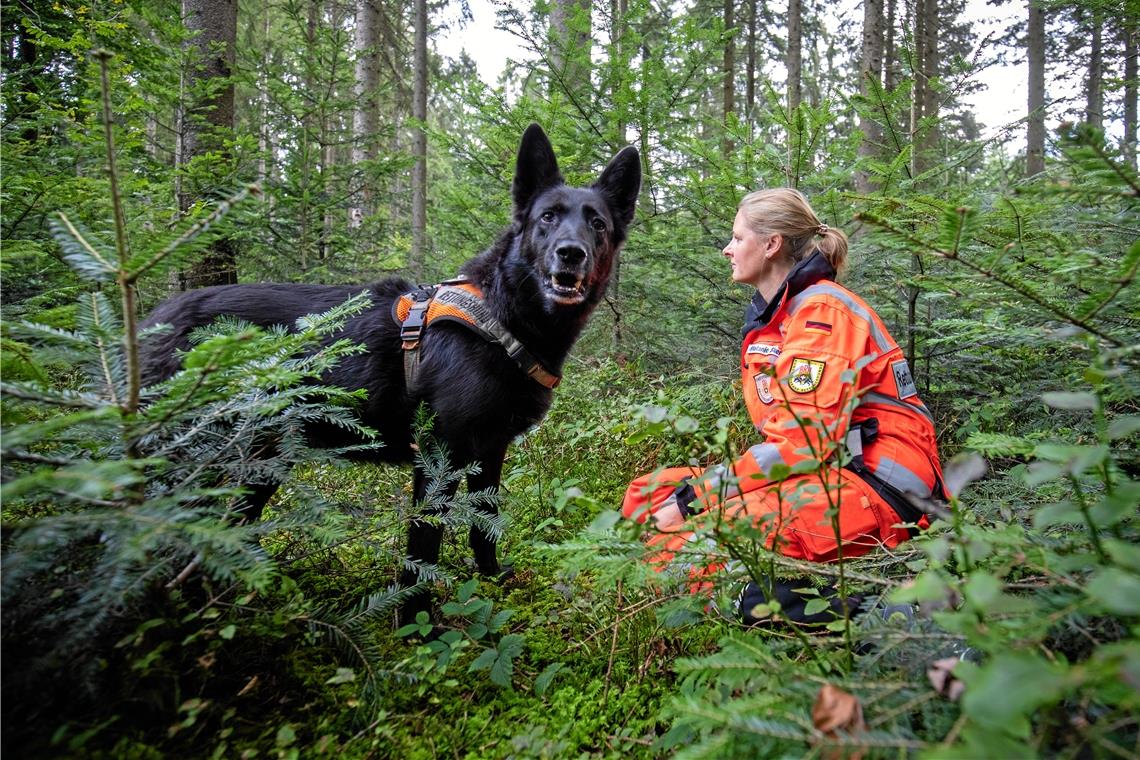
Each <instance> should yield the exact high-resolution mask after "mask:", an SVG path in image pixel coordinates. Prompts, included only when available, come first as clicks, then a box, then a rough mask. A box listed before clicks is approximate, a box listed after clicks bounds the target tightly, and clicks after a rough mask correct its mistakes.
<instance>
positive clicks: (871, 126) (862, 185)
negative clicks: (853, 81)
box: [855, 0, 883, 193]
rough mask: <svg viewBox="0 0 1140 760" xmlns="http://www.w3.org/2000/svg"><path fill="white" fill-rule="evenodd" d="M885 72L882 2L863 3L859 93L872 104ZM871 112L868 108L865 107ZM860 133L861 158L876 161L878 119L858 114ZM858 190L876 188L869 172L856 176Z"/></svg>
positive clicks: (866, 191) (868, 0) (870, 1)
mask: <svg viewBox="0 0 1140 760" xmlns="http://www.w3.org/2000/svg"><path fill="white" fill-rule="evenodd" d="M882 70H883V1H882V0H864V2H863V55H862V57H861V59H860V65H859V92H860V94H861V95H862V96H863V97H864V98H866V99H868V100H870V99H873V98H875V97H876V91H877V90H879V89H880V88H881V87H882V84H883V81H882ZM864 110H865V111H866V110H868V106H864ZM859 130H860V131H861V132H862V133H863V142H861V143H860V144H859V157H860V158H861V159H864V160H869V159H874V158H877V157H878V155H879V143H880V142H881V141H882V128H881V127H880V125H879V122H878V121H877V119H876V118H872V116H871V114H869V113H860V114H859ZM855 189H856V191H857V192H860V193H871V192H874V190H875V185H874V183H873V182H872V181H871V178H870V175H869V174H868V173H867V171H866V170H863V169H860V170H859V171H857V172H856V173H855Z"/></svg>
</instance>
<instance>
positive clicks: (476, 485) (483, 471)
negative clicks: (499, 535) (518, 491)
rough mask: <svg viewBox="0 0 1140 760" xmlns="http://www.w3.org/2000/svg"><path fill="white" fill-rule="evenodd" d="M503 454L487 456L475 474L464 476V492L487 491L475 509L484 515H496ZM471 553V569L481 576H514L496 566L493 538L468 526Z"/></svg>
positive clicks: (496, 559) (473, 526)
mask: <svg viewBox="0 0 1140 760" xmlns="http://www.w3.org/2000/svg"><path fill="white" fill-rule="evenodd" d="M505 458H506V452H505V451H503V452H501V453H499V452H496V453H492V454H488V455H487V456H486V457H484V459H483V461H482V462H480V463H479V472H477V473H474V474H472V475H468V476H467V492H468V493H478V492H480V491H487V492H488V493H489V494H490V495H491V498H490V499H487V500H485V501H481V502H480V503H479V510H480V511H481V512H483V513H485V514H487V515H492V516H493V515H497V514H498V513H499V502H498V496H499V480H500V479H501V477H502V474H503V460H504V459H505ZM468 541H469V542H470V545H471V553H472V554H474V555H475V566H476V567H477V568H478V569H479V572H480V573H482V574H483V575H487V576H491V577H495V578H499V579H500V580H501V579H504V578H508V577H510V576H511V575H513V574H514V571H513V570H512V568H510V567H505V568H504V567H502V566H501V565H499V558H498V556H496V554H497V553H496V544H495V539H494V537H492V536H491V535H489V534H488V533H487V532H486V531H485V530H483V529H482V528H480V527H478V526H476V525H472V526H471V533H470V534H469V536H468Z"/></svg>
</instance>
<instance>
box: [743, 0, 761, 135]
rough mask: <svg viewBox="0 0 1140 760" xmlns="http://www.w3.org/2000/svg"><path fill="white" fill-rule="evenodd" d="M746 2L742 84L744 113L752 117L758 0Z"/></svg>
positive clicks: (754, 90)
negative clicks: (746, 24)
mask: <svg viewBox="0 0 1140 760" xmlns="http://www.w3.org/2000/svg"><path fill="white" fill-rule="evenodd" d="M747 2H748V43H747V49H746V53H745V55H746V57H747V59H748V60H747V63H746V66H745V85H744V114H745V116H746V117H747V118H749V119H751V118H752V113H753V111H754V110H755V108H756V3H757V2H758V0H747Z"/></svg>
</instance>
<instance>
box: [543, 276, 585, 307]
mask: <svg viewBox="0 0 1140 760" xmlns="http://www.w3.org/2000/svg"><path fill="white" fill-rule="evenodd" d="M583 284H584V282H583V280H582V278H581V277H579V276H578V275H576V274H572V273H570V272H559V273H557V274H552V275H550V280H549V281H548V282H547V287H546V289H547V291H548V292H549V293H550V296H551V298H552V299H553V300H554V301H556V302H558V303H560V304H568V305H569V304H576V303H580V302H581V301H582V299H584V298H585V297H586V294H585V292H583V289H582V286H583Z"/></svg>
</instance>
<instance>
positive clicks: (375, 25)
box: [348, 0, 380, 229]
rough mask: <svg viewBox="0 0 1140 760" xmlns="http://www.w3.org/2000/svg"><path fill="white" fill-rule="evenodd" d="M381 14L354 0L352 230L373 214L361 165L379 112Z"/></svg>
mask: <svg viewBox="0 0 1140 760" xmlns="http://www.w3.org/2000/svg"><path fill="white" fill-rule="evenodd" d="M379 43H380V14H379V13H377V11H376V6H375V5H373V0H356V31H355V36H354V37H353V44H352V48H353V52H354V53H355V54H356V72H355V73H356V78H355V83H354V87H353V95H354V96H355V99H356V109H355V110H354V111H353V112H352V169H353V172H352V177H353V179H352V184H353V193H352V199H353V201H352V205H351V206H350V207H349V210H348V226H349V227H351V228H353V229H355V228H357V227H359V226H360V224H361V222H363V220H364V217H366V216H369V215H370V214H372V213H373V212H374V210H375V209H373V208H372V203H373V188H372V185H371V183H370V182H369V180H368V174H369V173H368V171H367V169H365V168H364V164H366V163H367V162H368V161H371V160H372V159H374V158H376V133H377V131H378V128H379V124H380V109H379V108H378V107H377V103H376V94H377V90H378V89H379V87H380V56H379V53H378V50H379V47H380V44H379Z"/></svg>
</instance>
